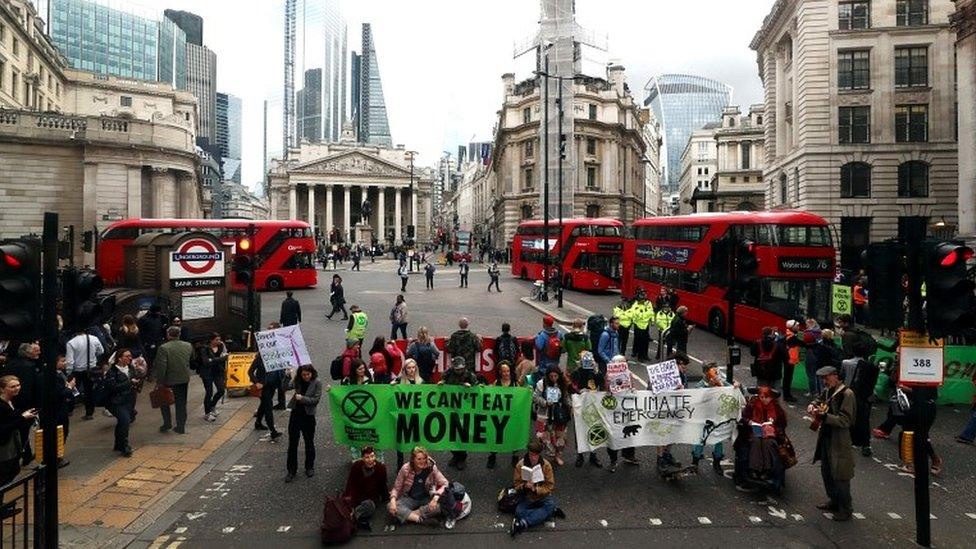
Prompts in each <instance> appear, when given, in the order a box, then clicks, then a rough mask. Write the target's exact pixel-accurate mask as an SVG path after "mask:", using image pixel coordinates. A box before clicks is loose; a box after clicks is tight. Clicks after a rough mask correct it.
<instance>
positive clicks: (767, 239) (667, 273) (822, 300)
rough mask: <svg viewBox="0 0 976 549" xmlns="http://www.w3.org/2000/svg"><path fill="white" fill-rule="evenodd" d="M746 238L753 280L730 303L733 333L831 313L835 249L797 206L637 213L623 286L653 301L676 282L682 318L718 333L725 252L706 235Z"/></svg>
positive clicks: (825, 230) (723, 320)
mask: <svg viewBox="0 0 976 549" xmlns="http://www.w3.org/2000/svg"><path fill="white" fill-rule="evenodd" d="M730 233H731V234H733V235H734V236H736V237H738V238H739V240H740V241H742V242H746V243H749V245H750V247H751V250H752V252H753V253H754V254H755V256H756V258H757V260H758V264H759V267H758V269H757V274H758V278H759V282H758V284H755V285H752V286H751V287H750V288H748V289H746V290H745V291H744V292H742V294H743V295H741V296H740V297H739V299H738V301H737V302H736V307H735V337H737V338H740V339H746V340H753V339H757V338H758V337H759V335H760V333H761V331H762V328H763V327H764V326H776V327H779V328H781V329H782V327H783V326H784V324H785V322H786V320H787V319H798V320H801V319H804V318H809V317H812V318H816V319H818V320H820V321H825V320H827V318H828V317H829V316H830V292H831V283H832V281H833V278H834V261H835V252H834V246H833V242H832V239H831V236H830V228H829V227H828V225H827V222H826V221H824V219H823V218H822V217H819V216H817V215H814V214H811V213H807V212H801V211H789V210H784V211H769V212H734V213H708V214H692V215H682V216H674V217H656V218H649V219H642V220H639V221H637V222H635V223H634V230H633V237H632V238H631V239H628V240H627V242H626V243H625V245H624V260H623V263H624V269H623V271H624V282H623V288H622V293H623V294H624V295H626V296H629V297H632V296H633V295H634V293H635V292H636V291H637V288H643V289H644V291H645V292H646V294H647V296H648V298H650V299H651V300H652V301H653V300H654V299H655V297H657V296H658V295H659V293H660V289H661V288H662V287H663V286H669V287H672V288H674V289H675V291H676V292H677V294H678V298H679V301H678V304H679V305H685V306H687V307H688V319H689V320H691V321H692V322H695V323H696V324H701V325H705V326H708V328H709V329H710V330H711V331H713V332H715V333H718V334H724V333H725V332H726V327H727V326H728V318H729V303H728V301H727V299H726V294H727V291H728V264H727V259H725V260H718V259H717V258H716V259H711V258H710V255H711V245H712V242H713V241H715V240H717V239H719V238H722V237H723V236H725V235H726V234H730Z"/></svg>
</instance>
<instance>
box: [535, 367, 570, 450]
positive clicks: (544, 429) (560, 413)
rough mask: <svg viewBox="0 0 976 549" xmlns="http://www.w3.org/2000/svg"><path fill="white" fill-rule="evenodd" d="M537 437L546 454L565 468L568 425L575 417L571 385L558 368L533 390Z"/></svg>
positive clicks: (546, 375)
mask: <svg viewBox="0 0 976 549" xmlns="http://www.w3.org/2000/svg"><path fill="white" fill-rule="evenodd" d="M532 401H533V403H534V405H535V406H534V407H535V434H536V437H538V438H539V439H540V440H542V441H543V443H544V444H545V447H546V453H547V454H548V456H549V457H550V458H551V459H554V460H555V461H556V465H559V466H560V467H562V466H563V465H565V462H563V456H562V454H563V448H564V447H565V446H566V425H568V424H569V420H570V418H571V417H572V415H571V412H570V407H569V383H568V382H567V381H566V376H565V375H563V373H562V371H561V370H560V369H559V368H553V369H552V370H549V371H548V372H546V374H545V377H543V378H542V379H540V380H539V381H538V382H537V383H536V385H535V388H534V390H533V395H532Z"/></svg>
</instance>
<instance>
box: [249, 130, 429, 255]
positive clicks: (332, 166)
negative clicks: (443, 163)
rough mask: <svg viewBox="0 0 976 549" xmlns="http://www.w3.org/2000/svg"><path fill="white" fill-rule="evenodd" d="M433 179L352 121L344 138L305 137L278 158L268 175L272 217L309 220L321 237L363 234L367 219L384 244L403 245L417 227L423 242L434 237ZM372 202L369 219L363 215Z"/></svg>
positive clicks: (398, 149)
mask: <svg viewBox="0 0 976 549" xmlns="http://www.w3.org/2000/svg"><path fill="white" fill-rule="evenodd" d="M431 183H432V182H431V181H430V180H429V178H426V177H421V170H419V169H416V168H414V169H413V170H411V160H410V153H409V152H408V151H406V150H404V149H403V147H402V146H399V147H396V148H389V147H382V146H377V145H367V144H363V143H358V142H356V140H355V138H354V137H353V134H352V129H351V127H350V126H349V125H348V124H347V125H346V128H345V129H344V131H343V137H342V139H341V140H340V142H338V143H309V142H303V143H302V144H301V145H299V146H298V147H295V148H292V149H289V151H288V154H287V155H286V157H285V159H282V160H279V159H275V160H272V162H271V168H270V170H269V171H268V174H267V180H266V186H267V188H266V194H267V196H268V201H269V204H270V207H271V219H300V220H303V221H307V222H308V223H309V224H310V225H311V226H312V228H313V230H314V231H315V234H316V235H317V236H318V238H319V239H320V241H322V242H329V237H330V235H332V236H333V237H335V238H337V239H338V240H339V241H342V242H356V243H362V244H369V243H368V242H357V240H360V239H361V238H362V236H361V233H358V231H357V229H356V227H357V225H359V224H360V223H362V222H365V223H366V224H367V225H369V227H370V228H371V229H372V237H373V238H375V239H376V240H377V241H378V242H380V243H387V244H401V243H403V242H404V241H405V240H407V239H408V238H409V231H410V227H411V226H412V227H414V239H415V240H416V241H417V242H418V243H425V242H427V240H428V235H429V227H430V211H431V204H430V201H431V192H430V190H431ZM367 203H368V209H369V218H368V219H367V220H364V219H363V207H364V205H366V204H367Z"/></svg>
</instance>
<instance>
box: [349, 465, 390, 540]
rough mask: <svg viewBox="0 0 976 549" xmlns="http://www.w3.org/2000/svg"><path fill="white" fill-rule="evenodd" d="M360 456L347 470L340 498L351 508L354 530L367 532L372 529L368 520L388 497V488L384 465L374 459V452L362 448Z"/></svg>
mask: <svg viewBox="0 0 976 549" xmlns="http://www.w3.org/2000/svg"><path fill="white" fill-rule="evenodd" d="M360 454H361V455H362V456H363V457H362V458H360V459H357V460H356V461H354V462H353V463H352V467H350V468H349V476H348V477H346V489H345V490H344V491H343V492H342V497H343V498H345V499H346V501H348V502H349V505H350V507H352V516H353V520H355V521H356V528H358V529H360V530H367V531H369V530H371V529H372V528H371V527H370V525H369V519H370V518H372V516H373V514H375V513H376V508H377V506H379V505H381V504H382V503H383V502H384V501H386V500H387V499H388V498H389V497H390V487H389V485H388V481H387V475H386V465H385V464H384V463H383V462H381V461H379V460H377V459H376V451H375V450H373V447H372V446H363V447H362V449H361V450H360Z"/></svg>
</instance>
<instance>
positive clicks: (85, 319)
mask: <svg viewBox="0 0 976 549" xmlns="http://www.w3.org/2000/svg"><path fill="white" fill-rule="evenodd" d="M102 287H103V284H102V277H100V276H98V273H96V272H95V271H92V270H88V269H75V268H74V267H69V268H67V269H65V270H64V271H63V272H62V274H61V299H62V311H61V314H62V320H63V321H64V325H65V326H66V327H68V328H69V329H71V330H85V329H87V328H89V327H90V326H92V325H93V324H96V323H98V322H101V321H102V319H103V318H105V317H106V316H110V315H111V314H112V312H113V311H114V309H115V297H114V296H99V295H98V292H100V291H102Z"/></svg>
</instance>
